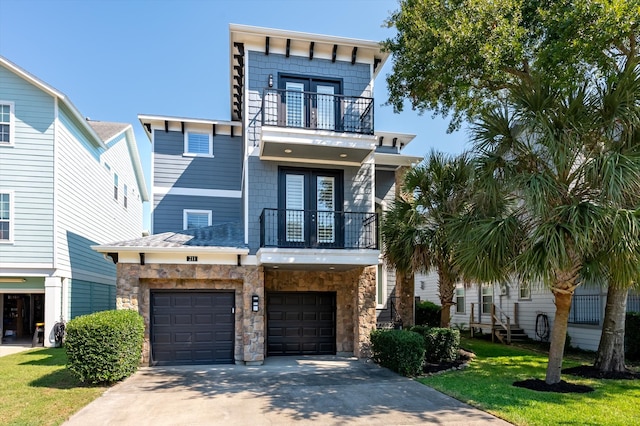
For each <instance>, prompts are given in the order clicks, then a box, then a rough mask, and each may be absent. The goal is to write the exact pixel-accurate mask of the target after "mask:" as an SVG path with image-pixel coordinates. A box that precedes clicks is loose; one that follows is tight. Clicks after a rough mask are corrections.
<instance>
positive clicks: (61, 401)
mask: <svg viewBox="0 0 640 426" xmlns="http://www.w3.org/2000/svg"><path fill="white" fill-rule="evenodd" d="M66 363H67V356H66V353H65V351H64V349H62V348H47V349H36V350H33V349H32V350H29V351H27V352H20V353H17V354H14V355H8V356H4V357H0V395H1V397H0V424H2V425H58V424H61V423H62V422H64V421H65V420H67V419H68V418H69V417H70V416H71V415H72V414H73V413H75V412H76V411H78V410H79V409H81V408H82V407H84V406H85V405H87V404H88V403H89V402H91V401H93V400H94V399H95V398H97V397H98V396H100V395H101V394H102V393H103V392H104V391H105V390H106V389H107V388H106V387H99V386H85V385H83V384H81V383H80V382H78V381H77V380H76V379H75V378H74V377H73V376H72V375H71V373H70V372H69V371H68V370H67V369H66V368H65V364H66Z"/></svg>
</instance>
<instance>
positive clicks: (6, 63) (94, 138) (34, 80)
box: [0, 56, 107, 149]
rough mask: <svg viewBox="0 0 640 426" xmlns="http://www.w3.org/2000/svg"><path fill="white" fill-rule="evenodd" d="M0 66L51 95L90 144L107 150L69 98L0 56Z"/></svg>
mask: <svg viewBox="0 0 640 426" xmlns="http://www.w3.org/2000/svg"><path fill="white" fill-rule="evenodd" d="M0 66H3V67H5V68H6V69H8V70H9V71H11V72H13V73H14V74H16V75H18V76H19V77H21V78H23V79H24V80H26V81H28V82H29V83H31V84H33V85H34V86H36V87H37V88H38V89H40V90H42V91H43V92H45V93H47V94H49V95H51V96H52V97H54V98H56V99H58V100H59V101H60V102H62V103H63V104H64V105H65V106H66V107H67V109H68V110H69V111H70V112H71V115H72V116H73V117H74V118H75V119H76V120H77V122H78V123H79V126H80V127H82V129H83V130H85V131H86V132H87V133H88V134H89V136H91V139H92V142H93V143H94V144H95V145H96V146H97V147H99V148H103V149H107V146H106V144H105V143H104V142H102V139H100V137H99V136H98V134H97V133H96V132H95V130H93V128H91V126H90V125H89V124H88V123H87V121H86V120H85V118H84V117H83V116H82V114H80V111H78V109H77V108H76V107H75V105H73V103H72V102H71V101H70V100H69V98H67V95H65V94H64V93H62V92H61V91H59V90H57V89H55V88H54V87H52V86H51V85H49V84H47V83H45V82H44V81H42V80H40V79H39V78H38V77H36V76H34V75H33V74H31V73H29V72H27V71H26V70H24V69H22V68H20V67H19V66H18V65H16V64H14V63H13V62H11V61H9V60H8V59H7V58H5V57H3V56H0Z"/></svg>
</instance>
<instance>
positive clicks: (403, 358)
mask: <svg viewBox="0 0 640 426" xmlns="http://www.w3.org/2000/svg"><path fill="white" fill-rule="evenodd" d="M371 350H372V352H373V360H374V361H375V362H377V363H378V364H380V365H381V366H383V367H386V368H388V369H390V370H393V371H395V372H396V373H400V374H402V375H403V376H415V375H416V374H418V373H419V372H420V371H421V369H422V365H423V364H424V339H423V338H422V336H420V335H419V334H418V333H414V332H413V331H408V330H374V331H373V332H372V333H371Z"/></svg>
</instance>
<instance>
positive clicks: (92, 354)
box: [65, 310, 144, 384]
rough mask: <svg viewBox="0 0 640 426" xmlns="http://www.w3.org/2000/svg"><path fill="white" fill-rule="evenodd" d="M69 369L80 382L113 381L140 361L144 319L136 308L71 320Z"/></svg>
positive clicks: (68, 346)
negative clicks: (134, 309)
mask: <svg viewBox="0 0 640 426" xmlns="http://www.w3.org/2000/svg"><path fill="white" fill-rule="evenodd" d="M66 331H67V335H66V340H65V349H66V351H67V359H68V361H67V368H68V369H69V370H70V371H71V373H72V374H73V375H74V376H76V377H77V378H78V379H79V380H80V381H82V382H84V383H90V384H102V383H113V382H117V381H118V380H122V379H124V378H126V377H129V376H130V375H132V374H133V373H134V372H135V371H136V370H137V369H138V365H139V364H140V357H141V354H142V342H143V340H144V321H143V319H142V317H141V316H140V314H138V313H137V312H136V311H132V310H112V311H102V312H96V313H93V314H90V315H83V316H80V317H76V318H74V319H72V320H71V321H69V322H68V323H67V330H66Z"/></svg>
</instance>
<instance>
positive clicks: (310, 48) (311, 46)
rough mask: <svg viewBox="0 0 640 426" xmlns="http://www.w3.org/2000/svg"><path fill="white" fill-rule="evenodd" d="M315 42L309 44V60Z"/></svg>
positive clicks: (311, 57) (311, 56)
mask: <svg viewBox="0 0 640 426" xmlns="http://www.w3.org/2000/svg"><path fill="white" fill-rule="evenodd" d="M315 44H316V42H315V41H312V42H311V43H309V60H312V59H313V46H315Z"/></svg>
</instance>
